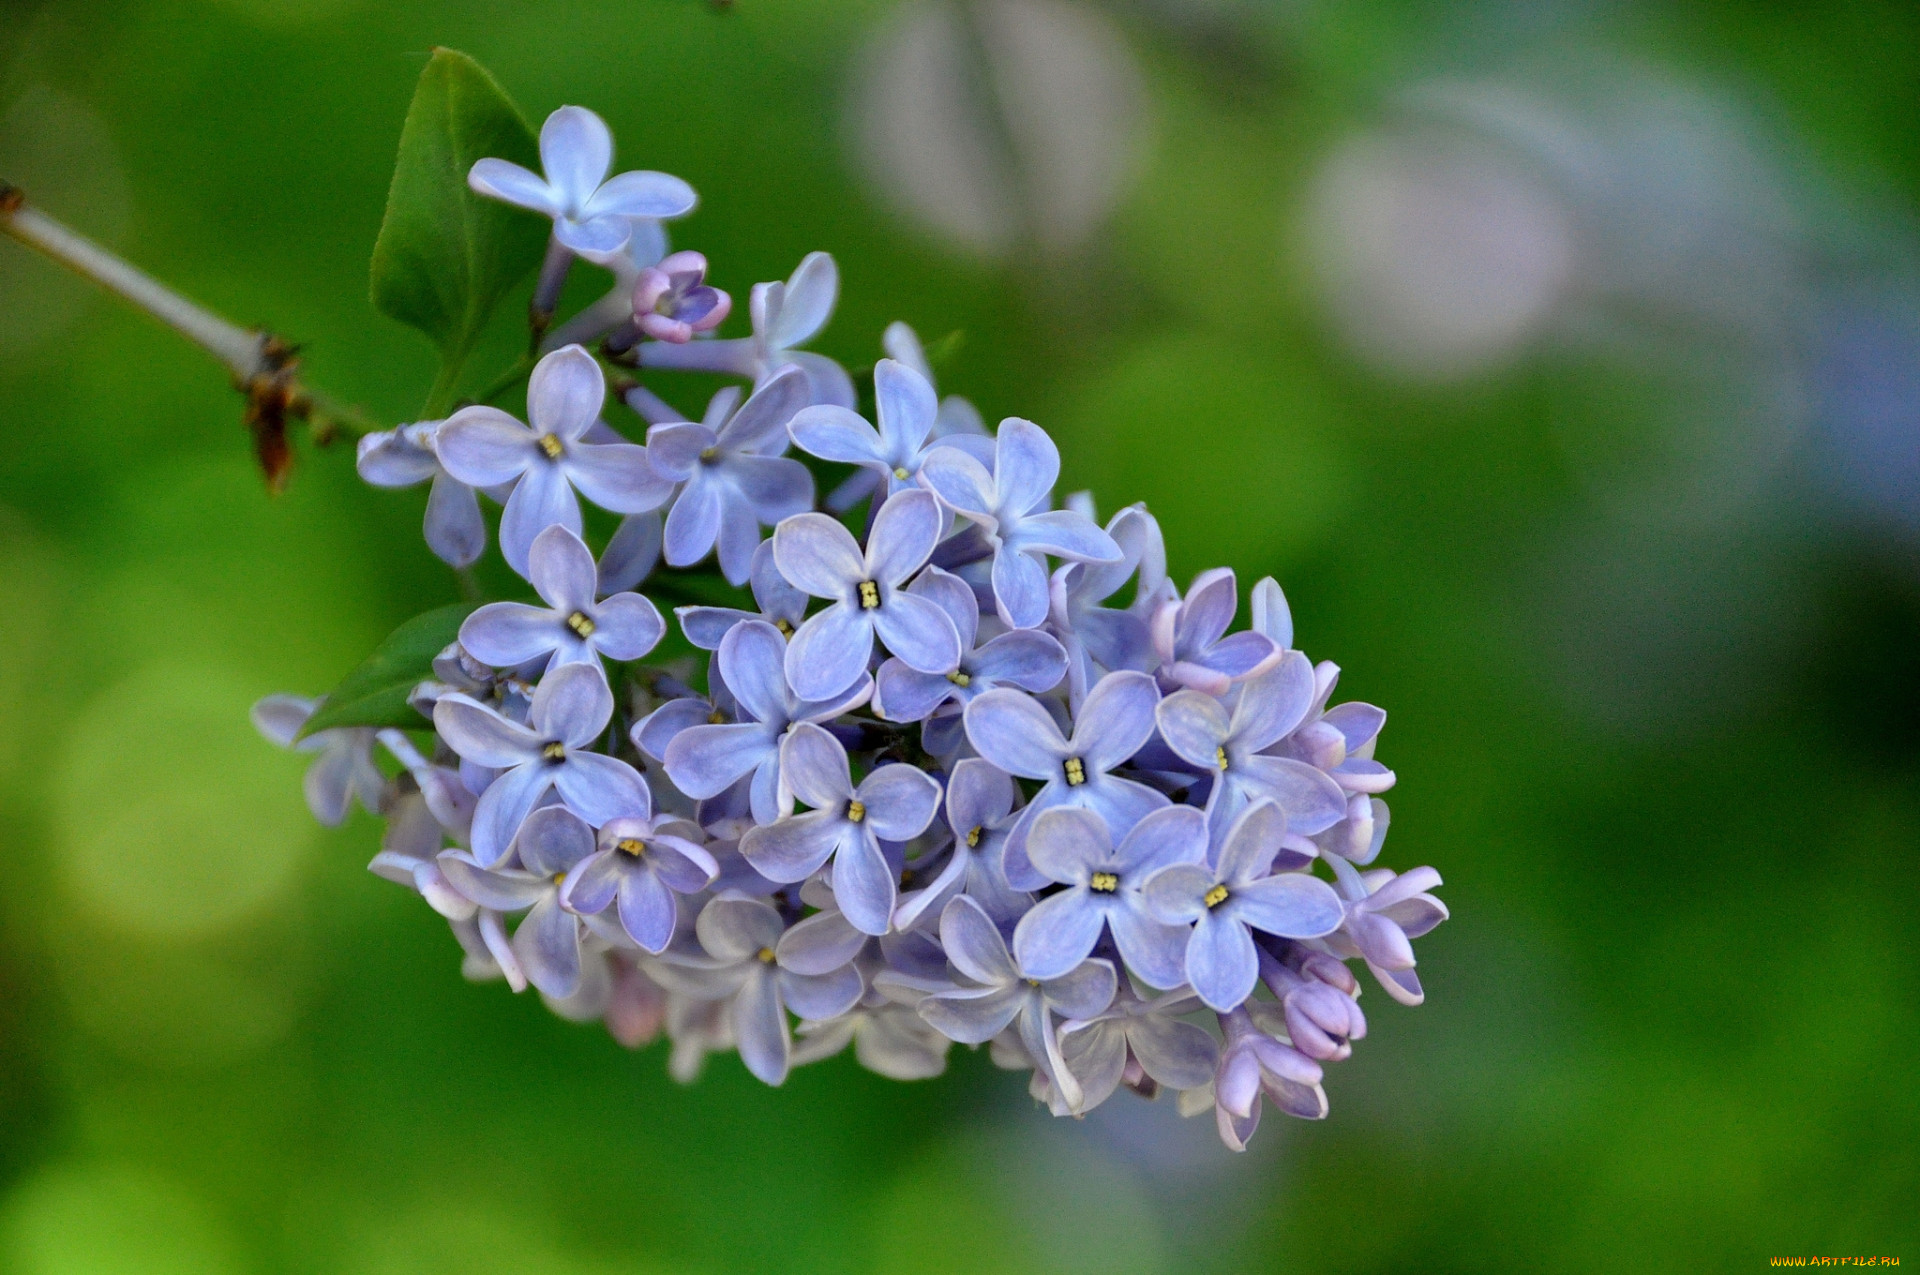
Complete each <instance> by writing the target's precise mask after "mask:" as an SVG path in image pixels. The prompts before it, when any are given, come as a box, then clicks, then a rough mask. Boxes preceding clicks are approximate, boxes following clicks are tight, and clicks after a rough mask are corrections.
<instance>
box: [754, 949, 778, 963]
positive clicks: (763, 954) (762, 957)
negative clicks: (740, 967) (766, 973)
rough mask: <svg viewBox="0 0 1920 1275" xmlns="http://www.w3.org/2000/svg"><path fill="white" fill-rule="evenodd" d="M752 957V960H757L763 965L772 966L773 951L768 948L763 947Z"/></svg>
mask: <svg viewBox="0 0 1920 1275" xmlns="http://www.w3.org/2000/svg"><path fill="white" fill-rule="evenodd" d="M753 955H754V959H756V960H758V961H759V962H760V963H761V964H763V965H771V964H773V949H772V948H770V947H763V948H761V949H760V950H759V951H758V952H755V953H754V954H753Z"/></svg>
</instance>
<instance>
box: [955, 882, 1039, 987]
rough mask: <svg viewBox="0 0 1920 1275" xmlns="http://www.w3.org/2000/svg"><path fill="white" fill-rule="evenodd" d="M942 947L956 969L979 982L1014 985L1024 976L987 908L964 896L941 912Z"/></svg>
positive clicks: (956, 898)
mask: <svg viewBox="0 0 1920 1275" xmlns="http://www.w3.org/2000/svg"><path fill="white" fill-rule="evenodd" d="M940 946H941V947H943V948H945V949H946V953H947V959H948V960H949V961H951V962H952V963H953V966H954V968H955V969H957V970H959V971H960V972H961V973H962V974H964V975H966V976H967V977H968V978H970V979H972V980H973V981H974V982H976V983H986V984H989V985H997V984H1001V983H1012V982H1014V981H1015V980H1017V979H1018V978H1019V977H1020V971H1019V970H1018V969H1017V968H1016V967H1015V966H1014V963H1013V957H1012V956H1010V955H1009V954H1008V952H1007V941H1006V939H1004V938H1002V937H1001V935H1000V929H999V927H998V926H996V925H995V924H994V923H993V919H992V918H991V917H989V916H988V915H987V913H986V909H984V908H982V907H981V906H980V904H979V903H978V902H977V901H976V900H974V899H971V898H969V897H967V896H966V895H964V894H963V895H959V896H956V897H955V898H954V899H953V901H952V902H950V903H948V904H947V906H946V908H945V909H944V910H943V911H942V912H941V913H940Z"/></svg>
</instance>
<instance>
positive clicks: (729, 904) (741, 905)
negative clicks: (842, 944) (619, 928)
mask: <svg viewBox="0 0 1920 1275" xmlns="http://www.w3.org/2000/svg"><path fill="white" fill-rule="evenodd" d="M781 928H782V925H781V921H780V914H779V913H778V912H776V911H774V909H773V908H772V907H770V906H769V905H767V904H765V903H763V902H761V901H760V900H759V899H751V898H748V897H746V896H745V895H742V894H736V893H734V892H732V891H728V892H726V893H724V894H720V895H718V896H716V897H715V898H713V899H712V900H710V901H709V902H708V903H707V905H706V907H704V908H702V909H701V910H700V918H699V920H698V921H696V922H695V924H694V932H695V934H696V936H697V937H698V938H699V940H700V946H701V947H702V948H703V949H705V951H706V953H707V957H708V959H707V960H706V961H704V962H702V963H700V964H698V965H696V964H693V963H692V962H691V961H689V962H687V963H686V964H685V965H684V966H682V967H680V968H675V965H669V966H668V967H667V971H670V972H671V974H672V976H673V977H674V980H675V981H676V982H679V983H681V984H682V985H683V986H685V987H686V988H687V989H688V990H689V991H691V992H692V993H693V994H694V995H696V996H701V997H703V998H706V999H723V1000H725V1001H726V1003H727V1005H728V1010H729V1017H730V1019H731V1024H732V1027H733V1036H734V1040H735V1042H736V1043H737V1044H738V1046H739V1049H740V1061H742V1062H744V1063H745V1064H746V1065H747V1070H748V1071H750V1072H752V1073H753V1074H754V1075H755V1076H757V1077H759V1078H760V1079H761V1080H763V1081H765V1082H766V1083H767V1084H770V1085H777V1084H780V1083H781V1082H782V1081H784V1080H786V1078H787V1069H788V1068H789V1067H790V1066H791V1064H792V1055H793V1038H792V1036H791V1035H790V1033H789V1031H788V1027H787V1011H788V1010H789V1009H791V1010H792V1011H793V1012H794V1013H796V1014H798V1015H799V1016H800V1017H801V1018H805V1019H827V1018H836V1017H838V1016H839V1015H841V1014H844V1013H846V1012H847V1011H848V1010H850V1009H852V1008H853V1007H854V1006H855V1005H856V1004H858V1003H859V1001H860V996H861V994H862V993H863V992H864V991H865V990H866V984H865V981H864V980H863V979H862V978H861V977H860V971H859V970H857V969H855V968H854V967H853V966H852V965H843V966H841V967H840V968H839V969H837V970H834V971H833V972H831V973H826V974H801V973H798V972H797V971H794V970H791V969H788V968H787V967H786V966H784V965H782V964H781V963H780V959H779V957H778V955H777V954H776V952H775V948H776V946H777V945H778V944H779V942H780V931H781ZM675 964H676V965H677V964H679V963H675Z"/></svg>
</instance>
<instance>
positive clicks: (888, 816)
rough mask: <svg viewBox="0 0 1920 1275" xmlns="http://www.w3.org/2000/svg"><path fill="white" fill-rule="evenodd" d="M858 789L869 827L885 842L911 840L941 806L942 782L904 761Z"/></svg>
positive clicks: (871, 776) (885, 768)
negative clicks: (865, 809)
mask: <svg viewBox="0 0 1920 1275" xmlns="http://www.w3.org/2000/svg"><path fill="white" fill-rule="evenodd" d="M816 729H817V728H816ZM857 792H858V795H859V797H860V800H861V801H862V803H864V804H865V806H866V808H867V814H866V820H867V826H868V827H869V828H871V829H872V831H873V835H874V836H876V837H879V838H880V839H881V840H883V841H911V840H912V839H913V838H915V837H917V836H919V835H920V834H921V833H923V832H925V831H926V830H927V825H928V824H930V823H932V822H933V816H934V814H935V812H937V811H938V810H939V809H940V782H939V781H938V780H936V779H935V778H933V776H931V775H929V774H927V773H926V772H925V771H924V770H920V769H918V768H917V767H914V766H909V765H906V764H905V763H903V762H895V763H893V764H891V765H887V766H880V767H878V768H876V769H875V770H874V771H873V772H872V773H871V774H869V775H868V776H867V777H866V778H865V779H863V780H861V781H860V787H859V788H858V790H857Z"/></svg>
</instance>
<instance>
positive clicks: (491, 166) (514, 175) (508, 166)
mask: <svg viewBox="0 0 1920 1275" xmlns="http://www.w3.org/2000/svg"><path fill="white" fill-rule="evenodd" d="M467 185H468V186H469V187H471V188H472V189H473V191H474V192H475V193H476V194H481V195H485V196H487V197H488V198H490V199H498V200H502V201H504V202H506V203H509V204H514V205H516V206H517V207H520V208H531V209H532V210H533V211H534V212H537V213H545V214H546V215H547V216H549V217H556V216H558V215H559V214H560V212H561V206H560V200H559V199H558V198H557V197H556V195H555V192H554V189H553V187H551V186H549V185H547V183H546V181H545V179H543V178H542V177H540V176H539V175H538V174H536V173H530V172H528V171H527V170H526V169H524V168H522V167H520V165H518V164H512V163H508V162H507V161H506V160H504V159H482V160H477V161H475V162H474V165H473V167H472V168H470V169H468V170H467Z"/></svg>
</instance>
